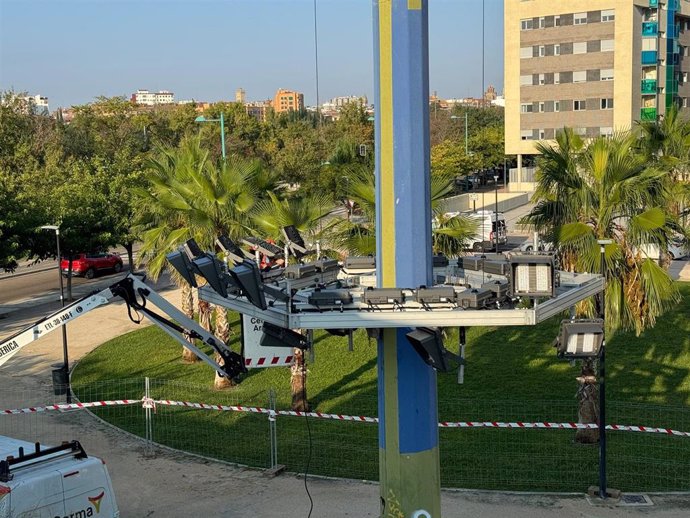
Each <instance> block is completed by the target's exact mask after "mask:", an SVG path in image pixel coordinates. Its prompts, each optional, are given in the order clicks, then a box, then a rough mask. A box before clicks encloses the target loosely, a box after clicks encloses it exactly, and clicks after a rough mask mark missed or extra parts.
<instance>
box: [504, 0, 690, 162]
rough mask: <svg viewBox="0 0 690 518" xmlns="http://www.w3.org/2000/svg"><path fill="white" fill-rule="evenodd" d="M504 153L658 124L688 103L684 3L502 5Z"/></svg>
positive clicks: (614, 0)
mask: <svg viewBox="0 0 690 518" xmlns="http://www.w3.org/2000/svg"><path fill="white" fill-rule="evenodd" d="M504 6H505V7H504V8H505V151H506V154H515V155H518V168H519V169H520V165H521V158H522V155H524V154H534V153H536V148H535V143H537V142H538V141H544V140H546V141H549V140H552V139H554V137H555V134H556V132H557V131H559V130H560V129H562V128H563V127H570V128H573V129H574V131H575V132H576V133H578V134H580V135H583V136H585V137H597V136H599V135H610V134H612V133H613V132H614V131H617V130H625V129H629V128H631V127H632V126H633V124H634V123H635V122H636V121H638V120H656V119H657V118H658V117H661V116H663V114H664V113H665V111H666V110H667V109H669V108H670V107H671V106H672V105H674V104H676V105H678V106H680V107H687V106H688V98H690V79H689V78H688V73H689V72H690V57H688V56H689V55H690V54H689V52H688V51H689V49H690V2H688V1H687V0H588V1H587V2H582V1H580V0H561V1H559V2H553V1H551V0H505V4H504Z"/></svg>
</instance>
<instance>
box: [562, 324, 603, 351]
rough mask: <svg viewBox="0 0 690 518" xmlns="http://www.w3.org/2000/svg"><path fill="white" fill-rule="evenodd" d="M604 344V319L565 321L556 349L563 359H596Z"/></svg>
mask: <svg viewBox="0 0 690 518" xmlns="http://www.w3.org/2000/svg"><path fill="white" fill-rule="evenodd" d="M603 343H604V321H603V320H602V319H600V318H595V319H589V320H587V319H583V320H564V321H563V322H561V332H560V335H559V337H558V341H557V346H556V348H557V351H558V356H559V357H561V358H566V359H569V360H570V359H575V358H596V357H597V356H599V351H600V350H601V346H602V344H603Z"/></svg>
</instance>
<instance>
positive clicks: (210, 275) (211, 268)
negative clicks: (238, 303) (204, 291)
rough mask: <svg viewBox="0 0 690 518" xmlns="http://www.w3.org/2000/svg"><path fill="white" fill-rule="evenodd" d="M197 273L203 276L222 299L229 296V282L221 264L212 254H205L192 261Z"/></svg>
mask: <svg viewBox="0 0 690 518" xmlns="http://www.w3.org/2000/svg"><path fill="white" fill-rule="evenodd" d="M192 264H193V265H194V267H195V269H196V271H197V273H199V275H201V276H202V277H203V278H204V279H206V282H208V284H209V286H211V288H213V290H214V291H215V292H216V293H217V294H218V295H220V296H221V297H227V296H228V282H227V278H226V277H225V274H224V273H223V266H222V264H221V262H220V261H219V260H218V259H216V258H215V257H213V256H212V255H211V254H204V255H203V256H201V257H197V258H196V259H194V260H193V261H192Z"/></svg>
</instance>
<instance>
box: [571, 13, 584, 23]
mask: <svg viewBox="0 0 690 518" xmlns="http://www.w3.org/2000/svg"><path fill="white" fill-rule="evenodd" d="M586 23H587V13H575V14H574V15H573V25H585V24H586Z"/></svg>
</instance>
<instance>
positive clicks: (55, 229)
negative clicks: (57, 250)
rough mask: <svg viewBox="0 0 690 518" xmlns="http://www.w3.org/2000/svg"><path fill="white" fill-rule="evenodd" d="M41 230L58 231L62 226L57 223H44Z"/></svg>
mask: <svg viewBox="0 0 690 518" xmlns="http://www.w3.org/2000/svg"><path fill="white" fill-rule="evenodd" d="M41 230H54V231H55V232H58V231H59V230H60V227H59V226H57V225H43V226H42V227H41Z"/></svg>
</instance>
